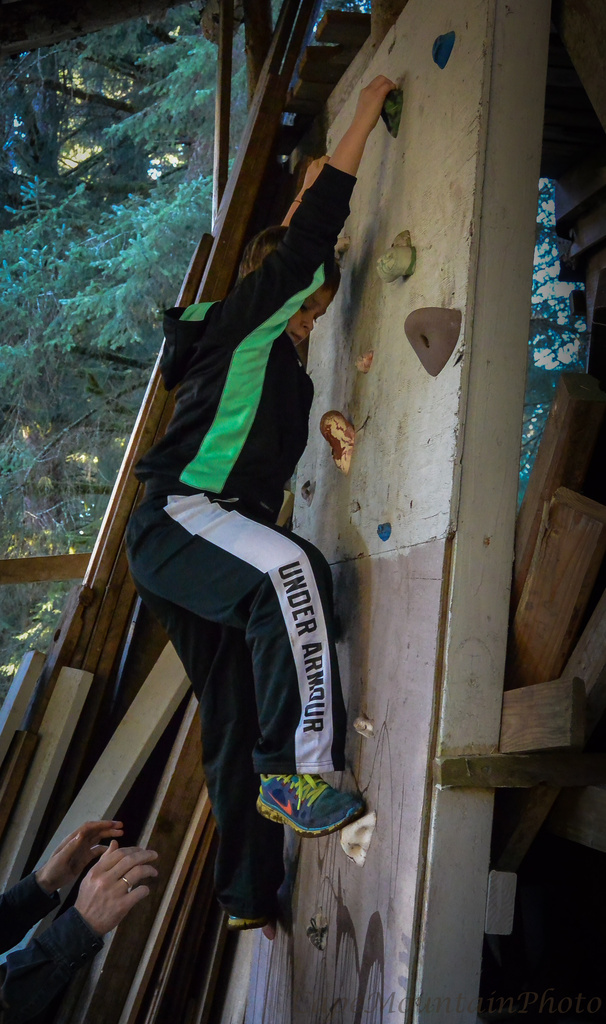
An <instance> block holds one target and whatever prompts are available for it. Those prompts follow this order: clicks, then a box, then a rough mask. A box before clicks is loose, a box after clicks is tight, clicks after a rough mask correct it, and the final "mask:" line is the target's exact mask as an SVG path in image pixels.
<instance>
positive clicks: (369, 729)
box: [353, 715, 375, 739]
mask: <svg viewBox="0 0 606 1024" xmlns="http://www.w3.org/2000/svg"><path fill="white" fill-rule="evenodd" d="M353 727H354V729H355V730H356V732H359V733H360V736H365V737H366V739H370V738H371V736H374V734H375V727H374V725H373V724H372V722H371V721H370V719H369V718H364V716H363V715H360V717H359V718H356V720H355V722H354V724H353Z"/></svg>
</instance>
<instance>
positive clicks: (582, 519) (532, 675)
mask: <svg viewBox="0 0 606 1024" xmlns="http://www.w3.org/2000/svg"><path fill="white" fill-rule="evenodd" d="M605 413H606V393H605V392H603V391H602V390H601V389H600V387H599V384H598V381H596V380H595V379H594V378H592V377H590V376H588V375H587V374H563V375H562V377H561V378H560V381H559V384H558V388H557V392H556V395H555V399H554V402H553V404H552V407H551V410H550V414H549V418H548V421H547V424H546V427H545V431H544V434H543V437H542V439H541V444H540V446H539V450H538V453H537V457H536V461H535V464H534V466H533V469H532V473H531V476H530V480H529V483H528V488H527V491H526V494H525V497H524V500H523V502H522V505H521V508H520V512H519V515H518V521H517V527H516V539H515V565H514V572H513V583H512V599H511V613H512V618H511V628H510V634H509V647H508V657H507V665H506V678H505V693H504V701H503V711H502V718H501V737H500V745H499V749H500V753H501V755H505V765H507V764H513V762H509V761H508V760H507V759H508V758H514V759H515V758H516V757H517V756H518V755H520V756H524V757H526V758H528V757H531V758H534V762H533V763H534V765H535V768H536V775H535V779H536V781H537V782H538V783H539V784H538V785H535V786H533V787H532V788H530V789H529V790H527V791H525V792H524V794H523V795H521V794H518V796H517V801H516V803H517V806H516V810H515V813H514V814H513V816H512V821H510V822H509V823H508V827H507V829H506V835H505V836H504V837H501V849H500V851H499V853H498V856H497V859H496V867H497V869H499V870H501V871H515V870H517V868H518V867H519V865H520V863H521V861H522V860H523V858H524V856H525V855H526V853H527V851H528V849H529V847H530V845H531V844H532V842H533V840H534V838H535V837H536V835H537V833H538V831H539V829H540V828H541V827H542V825H543V824H544V822H545V821H546V820H547V818H548V815H549V814H550V811H551V809H552V807H553V806H554V804H555V803H556V801H558V804H557V813H556V812H555V811H554V815H553V821H554V828H557V830H558V831H559V832H560V834H567V832H566V828H567V826H566V816H567V814H569V815H570V816H571V817H574V819H575V823H574V825H573V826H571V833H570V834H572V832H574V834H575V836H577V837H578V836H580V835H581V833H582V831H583V830H582V829H581V827H580V825H579V820H578V819H579V813H580V811H579V808H580V807H581V806H583V807H585V808H587V807H588V806H589V804H590V803H591V793H597V794H598V796H597V799H598V801H599V800H601V799H603V789H602V787H603V784H604V783H606V777H605V778H601V777H600V768H599V758H600V757H602V756H603V755H600V754H592V755H590V754H581V753H579V752H580V751H582V750H583V748H584V747H585V745H586V742H587V740H588V739H589V738H590V736H591V733H592V732H593V730H594V729H595V727H596V725H597V724H598V722H599V720H600V718H601V717H602V715H603V713H604V712H605V711H606V593H604V594H602V595H601V596H600V594H599V590H598V593H597V594H596V589H597V587H596V583H597V581H598V579H599V578H600V577H599V574H600V571H601V567H602V565H603V563H604V555H605V553H606V506H604V505H603V504H601V503H600V502H598V501H595V500H593V499H592V498H591V497H589V496H587V495H586V494H583V493H582V492H583V488H584V484H585V480H586V478H587V477H588V473H589V470H590V465H591V463H592V459H593V458H597V457H599V453H597V452H596V444H597V441H598V435H599V433H600V430H601V429H602V426H603V423H604V415H605ZM594 453H595V455H594ZM601 589H603V584H601ZM590 613H591V614H590ZM588 616H589V618H588ZM583 626H584V628H583ZM554 752H558V753H554ZM592 758H593V759H595V758H598V761H595V763H594V761H592ZM551 761H552V762H553V766H554V767H557V768H558V770H557V771H556V770H551V769H550V767H549V763H548V762H551ZM579 765H584V766H585V767H586V768H587V772H586V773H585V769H583V771H581V772H578V771H577V767H578V766H579ZM567 766H568V767H567ZM575 766H577V767H575ZM560 769H562V770H560ZM594 770H595V771H596V772H597V774H596V775H594V776H593V778H591V779H590V776H592V773H593V771H594ZM512 777H513V776H512ZM587 781H591V782H592V785H589V786H588V785H587ZM593 783H595V784H593ZM505 784H506V783H505ZM512 785H514V786H515V785H519V783H515V782H513V783H512ZM563 786H564V787H566V788H565V789H564V793H565V794H569V795H566V796H563V797H562V799H561V800H558V798H559V796H560V792H561V790H562V787H563ZM568 787H574V791H573V792H572V794H571V791H569V789H568ZM589 791H591V793H590V795H589V797H588V796H587V793H588V792H589ZM592 807H593V805H592ZM588 813H593V811H590V812H588ZM587 832H588V833H592V829H591V827H589V828H588V830H587ZM593 832H595V829H593ZM592 834H593V833H592ZM603 841H604V840H603V839H602V842H603Z"/></svg>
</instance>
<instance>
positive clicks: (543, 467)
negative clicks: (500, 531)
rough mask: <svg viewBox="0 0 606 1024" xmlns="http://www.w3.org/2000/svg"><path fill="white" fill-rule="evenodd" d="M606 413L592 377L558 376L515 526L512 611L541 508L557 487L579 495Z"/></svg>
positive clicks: (604, 400)
mask: <svg viewBox="0 0 606 1024" xmlns="http://www.w3.org/2000/svg"><path fill="white" fill-rule="evenodd" d="M605 412H606V392H604V391H601V390H600V386H599V383H598V381H597V380H596V379H595V377H590V376H588V374H585V373H563V374H562V376H561V377H560V380H559V381H558V386H557V389H556V393H555V397H554V400H553V402H552V405H551V409H550V410H549V416H548V417H547V423H546V424H545V430H544V431H543V436H542V438H541V443H540V445H539V450H538V452H537V457H536V459H535V463H534V466H533V467H532V472H531V474H530V479H529V481H528V486H527V488H526V493H525V495H524V499H523V501H522V504H521V506H520V511H519V513H518V519H517V523H516V541H515V545H516V547H515V567H514V574H513V590H512V610H513V611H515V609H516V608H517V606H518V603H519V600H520V596H521V594H522V589H523V587H524V583H525V582H526V577H527V575H528V570H529V568H530V562H531V560H532V556H533V553H534V549H535V546H536V542H537V537H538V535H539V532H540V529H541V521H542V518H543V511H544V507H545V502H549V501H551V499H552V497H553V495H554V494H555V492H556V490H557V489H558V487H569V488H570V489H571V490H573V491H576V490H580V489H581V487H582V485H583V482H584V480H585V476H586V473H587V469H588V467H589V463H590V461H591V456H592V454H593V450H594V448H595V443H596V440H597V437H598V433H599V430H600V427H601V424H602V421H603V419H604V413H605Z"/></svg>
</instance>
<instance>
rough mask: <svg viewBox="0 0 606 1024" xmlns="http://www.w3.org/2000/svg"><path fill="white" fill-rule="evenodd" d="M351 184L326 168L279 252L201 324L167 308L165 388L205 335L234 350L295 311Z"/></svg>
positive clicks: (328, 249)
mask: <svg viewBox="0 0 606 1024" xmlns="http://www.w3.org/2000/svg"><path fill="white" fill-rule="evenodd" d="M355 183H356V179H355V177H353V175H351V174H346V173H345V171H339V170H337V168H335V167H332V166H331V165H330V164H326V165H325V166H324V167H323V168H322V171H321V172H320V174H319V175H318V177H317V178H316V180H315V181H314V183H313V185H311V186H310V188H308V189H307V190H306V192H305V193H304V195H303V199H302V201H301V203H300V205H299V208H298V209H297V210H296V211H295V213H294V214H293V217H292V220H291V222H290V225H289V227H288V230H287V232H286V234H285V236H284V238H283V239H282V240H281V241H280V243H279V244H278V247H277V249H276V250H275V251H274V252H272V253H270V254H269V255H268V256H266V258H265V259H264V260H263V263H262V264H261V266H260V267H258V268H257V270H254V271H253V272H252V273H250V274H247V275H246V277H244V278H243V279H242V280H240V281H238V283H237V284H236V286H235V287H234V288H233V289H232V291H231V292H230V293H229V295H228V296H227V297H226V298H225V299H224V300H223V301H221V302H216V303H213V305H212V306H211V308H210V310H209V311H208V312H207V314H206V317H205V319H204V320H203V321H200V320H182V319H181V316H182V315H183V313H184V310H183V309H180V308H178V307H175V308H174V309H170V310H167V312H166V313H165V316H164V333H165V345H164V351H163V356H162V361H161V365H160V368H161V371H162V376H163V379H164V383H165V385H166V387H167V388H168V389H170V388H172V387H174V386H175V385H176V384H178V383H179V382H180V381H181V380H182V379H183V377H184V375H185V373H186V372H187V369H188V367H189V365H190V360H191V358H192V351H193V347H194V346H195V345H197V344H199V343H201V342H203V341H204V339H205V337H208V339H209V342H208V343H209V344H213V345H216V344H217V342H218V339H220V344H221V347H222V348H227V349H230V350H232V351H233V350H234V349H236V348H237V346H238V345H239V344H240V342H241V341H242V339H243V338H245V337H247V335H249V334H251V333H252V332H253V331H254V330H256V329H257V328H258V327H260V326H261V325H262V324H265V323H266V322H267V321H268V320H269V319H270V318H271V317H274V316H275V315H276V314H277V313H279V311H280V310H281V309H282V308H284V311H285V312H284V321H285V322H286V321H287V320H288V319H289V317H290V316H291V315H292V313H293V312H296V309H293V310H292V311H290V309H289V306H288V303H289V300H292V299H293V297H294V296H296V295H298V294H299V293H300V292H302V291H304V290H305V289H306V288H307V289H309V288H310V286H311V285H312V282H313V278H314V274H315V273H316V271H317V270H318V269H319V268H320V267H322V265H323V264H324V263H325V261H326V260H327V259H328V258H329V257H331V256H332V254H333V252H334V247H335V244H336V241H337V238H338V235H339V232H340V231H341V228H342V227H343V224H344V223H345V220H346V218H347V215H348V214H349V200H350V198H351V193H352V191H353V187H354V185H355ZM302 301H303V300H302V299H301V302H299V304H298V306H297V308H299V307H300V305H301V304H302ZM291 304H292V302H291Z"/></svg>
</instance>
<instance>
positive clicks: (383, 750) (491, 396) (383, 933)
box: [246, 0, 549, 1024]
mask: <svg viewBox="0 0 606 1024" xmlns="http://www.w3.org/2000/svg"><path fill="white" fill-rule="evenodd" d="M548 29H549V3H548V0H532V2H531V3H528V0H508V2H507V3H505V2H504V0H409V2H408V4H407V6H406V8H405V10H404V11H403V13H402V15H401V16H400V18H399V20H398V22H397V23H396V25H395V26H394V27H393V29H391V30H390V32H389V33H388V34H387V36H386V38H385V40H384V41H383V43H382V45H381V47H380V48H379V50H378V52H377V54H376V56H375V57H374V59H373V61H372V63H371V64H370V65H369V67H368V68H367V69H366V71H365V73H364V77H363V80H362V81H361V83H360V85H364V84H366V83H367V82H368V81H370V80H371V79H372V78H373V77H374V75H376V74H378V73H383V74H386V75H389V76H390V77H391V78H393V79H396V80H399V81H401V82H402V84H403V87H404V97H405V100H404V110H403V115H402V125H401V128H400V133H399V136H398V138H397V139H396V140H394V139H392V138H391V137H390V136H389V135H388V134H387V132H386V131H385V130H384V128H383V126H382V125H379V127H378V128H377V129H376V130H375V132H374V133H373V135H372V137H371V139H370V142H369V144H368V147H367V150H366V153H365V155H364V159H363V162H362V165H361V168H360V172H359V176H358V184H357V186H356V189H355V192H354V197H353V201H352V213H351V217H350V218H349V221H348V223H347V225H346V233H347V234H348V235H349V236H350V238H351V246H350V249H349V251H348V252H347V254H346V256H345V259H344V264H343V283H342V287H341V290H340V292H339V294H338V296H337V298H336V300H335V302H334V303H333V305H332V306H331V308H330V310H329V312H328V313H327V314H326V316H325V317H324V318H323V319H322V320H321V321H320V323H319V324H318V326H317V328H316V329H315V331H314V335H313V339H312V345H311V351H310V361H309V371H310V374H311V376H312V378H313V381H314V385H315V389H316V397H315V402H314V408H313V410H312V416H311V426H310V442H309V445H308V449H307V451H306V453H305V455H304V457H303V459H302V462H301V465H300V469H299V475H298V486H297V490H298V491H300V487H301V485H302V484H303V483H304V482H305V481H308V480H309V481H311V482H312V484H315V494H314V497H313V501H312V503H311V505H310V506H308V505H307V504H306V503H305V502H304V501H303V500H302V498H301V496H300V493H298V494H297V498H296V505H295V525H296V529H297V530H298V531H299V532H300V533H301V534H302V535H303V536H305V537H308V538H309V539H310V540H312V541H313V542H315V543H316V544H317V545H318V546H319V547H320V548H321V550H322V551H324V553H325V554H326V556H327V557H328V559H329V561H330V562H331V563H332V564H333V566H334V576H335V583H336V592H337V609H338V612H339V614H340V615H341V618H342V620H343V624H344V635H343V641H342V643H341V645H340V651H339V654H340V663H341V667H342V673H343V677H344V683H345V689H346V692H347V694H348V711H349V720H350V723H351V722H353V719H354V718H355V717H356V716H357V715H359V714H361V713H364V714H366V715H367V716H368V717H369V718H370V719H371V720H372V721H373V723H374V728H375V738H374V739H363V738H361V737H359V736H358V735H357V734H356V733H355V732H354V731H353V730H351V731H350V738H349V745H348V752H347V753H348V758H349V762H350V764H351V767H352V770H353V775H354V778H355V779H356V780H357V783H358V785H359V786H360V787H361V789H362V790H363V791H364V792H365V793H366V796H367V799H368V804H369V809H371V810H376V812H377V816H378V820H377V829H376V833H375V836H374V839H373V842H372V845H371V847H370V851H369V854H368V858H367V861H366V865H365V866H364V867H363V868H359V867H357V866H355V865H354V864H353V863H351V862H350V861H348V860H347V858H346V857H345V855H344V854H343V852H342V851H341V849H340V846H339V842H338V838H335V837H331V838H329V839H324V840H319V841H313V840H308V841H304V842H303V843H302V844H301V847H300V863H299V871H298V877H297V884H296V890H295V899H294V928H293V932H292V935H291V936H286V935H285V934H284V933H283V932H282V933H280V935H279V937H278V939H277V940H276V941H275V943H273V945H270V944H269V943H267V942H266V940H262V939H260V940H259V943H258V949H257V956H256V959H255V964H254V966H253V972H252V977H251V989H250V998H249V1005H248V1008H247V1016H246V1021H247V1024H261V1022H266V1024H320V1022H323V1021H339V1022H342V1024H349V1022H356V1024H357V1022H358V1021H369V1022H378V1021H381V1020H386V1021H398V1020H401V1021H403V1022H404V1021H407V1022H408V1021H413V1020H414V1021H417V1020H418V1021H423V1022H425V1021H432V1022H438V1021H439V1022H440V1024H441V1022H447V1021H450V1020H453V1021H457V1022H466V1024H467V1022H471V1021H473V1022H474V1024H475V1021H476V1013H475V1009H474V1006H473V1001H474V999H477V988H478V980H479V967H480V953H481V940H482V922H483V920H484V899H485V888H486V879H487V873H488V855H489V840H490V828H491V820H492V795H491V794H490V793H487V792H482V791H473V792H461V791H459V792H456V793H454V792H443V793H436V792H434V790H433V787H432V782H431V761H432V758H433V756H434V755H435V753H436V750H439V751H441V752H450V751H457V750H460V749H465V750H469V751H476V752H479V751H480V750H482V751H485V750H486V749H490V748H491V746H494V745H495V744H496V742H497V740H498V724H499V716H500V703H501V691H502V675H503V661H504V645H505V637H506V630H507V601H508V588H509V578H510V569H511V559H512V551H513V544H512V539H513V524H514V518H515V488H516V480H517V462H518V454H519V441H520V431H521V403H522V397H523V387H524V374H525V362H526V344H527V328H528V318H529V309H530V282H531V273H532V246H533V236H534V219H535V209H536V194H537V181H538V156H539V152H540V137H541V117H542V104H543V89H544V74H545V69H546V54H547V39H548ZM451 30H454V31H455V33H456V41H455V45H454V48H453V51H452V55H451V57H450V60H449V62H448V64H447V65H446V67H445V68H444V69H443V70H441V69H440V68H438V66H437V65H436V64H435V63H434V61H433V60H432V52H431V51H432V45H433V43H434V40H435V39H436V37H437V36H438V35H442V34H444V33H446V32H449V31H451ZM493 47H494V49H493ZM355 101H356V95H352V96H351V97H350V98H349V99H348V100H347V101H346V103H345V105H344V107H343V109H342V110H341V112H340V113H339V115H338V116H337V118H336V120H335V122H334V123H333V125H332V127H331V131H330V142H331V144H332V145H333V146H334V144H335V142H336V141H337V140H338V139H339V137H340V135H341V134H342V132H343V131H344V130H345V128H346V127H347V125H348V123H349V121H350V119H351V116H352V114H353V110H354V106H355ZM485 172H486V177H485ZM404 229H408V230H410V232H411V235H412V241H413V244H414V245H415V246H416V247H417V253H418V262H417V269H416V272H415V274H414V276H413V277H411V278H410V279H408V280H401V281H398V282H396V283H394V284H386V283H383V282H382V281H380V279H379V278H378V276H377V275H376V272H375V269H374V268H375V263H376V260H377V258H378V257H379V256H380V255H382V253H383V252H385V251H386V250H387V249H388V248H389V246H390V244H391V242H392V241H393V239H394V238H395V236H396V235H397V234H398V233H399V232H401V231H403V230H404ZM420 306H448V307H455V308H459V309H460V310H461V312H462V314H463V327H462V332H461V336H460V339H459V342H458V344H457V346H456V349H455V352H454V354H453V356H452V357H451V359H450V360H449V363H448V365H447V366H446V368H445V369H444V370H443V371H442V373H441V374H440V375H439V376H438V377H437V378H432V377H429V376H428V375H427V374H426V372H425V370H424V369H423V368H422V366H421V364H420V363H419V361H418V359H417V357H416V355H415V354H414V352H413V350H412V348H411V347H410V345H409V343H408V341H407V339H406V336H405V333H404V321H405V319H406V316H407V315H408V313H410V312H411V311H412V310H413V309H415V308H418V307H420ZM368 349H373V350H374V361H373V364H372V368H371V370H370V372H369V373H368V374H367V375H363V374H361V373H359V371H358V370H357V369H356V368H355V359H356V357H357V356H359V355H361V354H362V353H364V352H366V351H367V350H368ZM333 408H334V409H339V410H341V411H342V412H343V413H345V415H346V416H347V417H348V418H349V419H350V420H351V421H352V422H353V424H354V426H355V427H356V428H357V429H358V430H359V431H360V433H359V435H358V437H357V443H356V450H355V453H354V457H353V461H352V467H351V472H350V474H349V476H348V477H344V476H342V475H341V474H340V473H339V472H338V470H337V469H336V468H335V466H334V465H333V463H332V459H331V457H330V451H329V448H328V445H327V444H326V442H325V441H324V440H323V438H322V437H321V435H320V433H319V429H318V425H319V420H320V417H321V415H322V414H323V413H324V412H325V411H327V410H328V409H333ZM387 522H389V523H390V524H391V528H392V531H391V536H390V537H389V539H388V540H387V541H382V540H381V539H380V537H379V535H378V533H377V527H378V526H379V524H383V523H387ZM486 537H489V538H490V540H489V543H485V538H486ZM445 565H446V566H447V567H449V568H450V569H451V576H450V583H449V587H448V588H443V587H442V578H443V573H444V566H445ZM446 609H448V616H446V614H445V611H446ZM345 784H346V785H348V784H351V781H349V782H348V781H347V779H346V780H345ZM320 910H321V911H322V913H323V914H324V915H325V916H326V917H327V918H328V922H329V932H328V942H327V946H326V950H325V951H324V952H320V951H318V950H317V949H315V948H314V947H313V946H312V945H311V943H310V942H309V941H308V939H307V937H306V934H305V931H306V927H307V925H308V924H309V920H310V917H311V916H314V915H315V914H317V913H318V912H319V911H320ZM459 994H460V995H461V998H462V1000H463V1004H461V999H459V998H458V997H459ZM449 996H450V998H451V1003H450V1004H448V1003H447V1002H446V1001H445V1000H446V999H447V998H448V997H449ZM428 997H429V999H430V1003H429V1009H426V1007H427V1005H428V1004H427V998H428ZM435 999H442V1000H443V1001H442V1002H441V1003H439V1004H436V1003H435V1002H433V1003H432V1002H431V1000H435ZM417 1000H418V1002H417ZM461 1006H462V1008H461ZM457 1007H458V1009H457Z"/></svg>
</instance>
